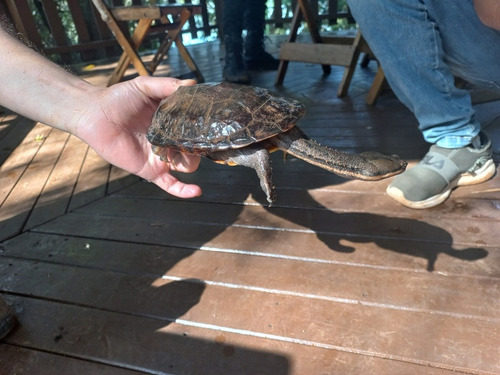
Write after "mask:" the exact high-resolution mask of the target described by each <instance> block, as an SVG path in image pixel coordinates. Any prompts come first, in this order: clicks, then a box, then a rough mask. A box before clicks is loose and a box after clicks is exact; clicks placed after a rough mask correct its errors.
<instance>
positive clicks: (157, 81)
mask: <svg viewBox="0 0 500 375" xmlns="http://www.w3.org/2000/svg"><path fill="white" fill-rule="evenodd" d="M130 82H133V84H134V85H135V86H136V87H137V89H138V90H139V91H141V92H143V93H144V94H145V95H146V96H148V97H150V98H152V99H155V100H161V99H163V98H165V97H167V96H169V95H172V94H173V93H174V92H175V91H176V90H177V89H178V88H179V86H190V85H194V84H196V81H195V80H193V79H185V80H180V79H175V78H169V77H148V76H140V77H137V78H135V79H134V80H133V81H130Z"/></svg>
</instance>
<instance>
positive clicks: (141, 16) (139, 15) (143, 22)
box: [92, 0, 204, 86]
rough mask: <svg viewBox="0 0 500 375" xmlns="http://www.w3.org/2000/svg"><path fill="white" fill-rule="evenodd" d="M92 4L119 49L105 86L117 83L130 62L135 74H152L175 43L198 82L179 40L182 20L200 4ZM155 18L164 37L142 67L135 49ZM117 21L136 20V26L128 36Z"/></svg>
mask: <svg viewBox="0 0 500 375" xmlns="http://www.w3.org/2000/svg"><path fill="white" fill-rule="evenodd" d="M92 3H93V4H94V6H95V7H96V9H97V10H98V11H99V13H100V15H101V18H102V20H103V21H104V22H105V23H106V24H107V25H108V27H109V28H110V30H111V31H112V32H113V34H114V36H115V38H116V40H117V41H118V43H119V44H120V46H121V47H122V49H123V54H122V56H121V57H120V60H119V61H118V64H117V66H116V68H115V70H114V71H113V73H112V74H111V77H110V78H109V81H108V86H110V85H113V84H115V83H117V82H119V81H120V80H121V79H122V78H123V76H124V74H125V71H126V70H127V68H128V67H129V65H130V63H132V64H133V66H134V67H135V69H136V70H137V73H139V75H144V76H145V75H152V74H153V73H154V71H155V70H156V68H157V66H158V64H160V62H161V60H162V59H163V57H165V55H166V54H167V52H168V50H169V49H170V47H171V46H172V43H175V45H176V47H177V49H178V51H179V54H180V55H181V57H182V58H183V60H184V61H185V63H186V65H187V66H188V67H189V69H190V70H191V72H192V73H194V75H195V77H196V80H197V81H198V82H203V81H204V79H203V76H202V74H201V72H200V70H199V69H198V67H197V66H196V63H195V62H194V60H193V58H192V57H191V54H190V53H189V51H188V50H187V49H186V47H185V46H184V44H183V43H182V35H181V30H182V27H183V26H184V24H185V23H186V21H187V20H188V19H189V18H190V17H191V16H192V15H193V14H200V13H201V7H200V6H199V5H192V4H169V5H155V2H154V1H151V3H152V5H150V6H128V7H125V6H123V7H113V8H109V7H108V6H107V5H106V4H105V3H104V1H103V0H92ZM155 20H160V22H161V24H162V28H163V29H164V30H165V36H164V37H163V40H162V42H161V44H160V47H159V48H158V51H157V52H156V54H155V56H154V58H153V60H152V61H151V63H149V64H148V66H146V65H145V64H144V62H143V61H142V60H141V58H140V57H139V55H138V53H137V50H138V49H139V47H140V46H141V44H142V42H143V40H144V38H145V37H146V35H147V34H148V32H149V31H150V28H151V24H152V23H153V21H155ZM119 21H138V23H137V26H136V28H135V30H134V32H133V34H132V36H131V37H130V38H129V37H128V36H127V35H126V34H125V33H124V32H123V31H122V29H121V28H120V26H119V25H118V22H119Z"/></svg>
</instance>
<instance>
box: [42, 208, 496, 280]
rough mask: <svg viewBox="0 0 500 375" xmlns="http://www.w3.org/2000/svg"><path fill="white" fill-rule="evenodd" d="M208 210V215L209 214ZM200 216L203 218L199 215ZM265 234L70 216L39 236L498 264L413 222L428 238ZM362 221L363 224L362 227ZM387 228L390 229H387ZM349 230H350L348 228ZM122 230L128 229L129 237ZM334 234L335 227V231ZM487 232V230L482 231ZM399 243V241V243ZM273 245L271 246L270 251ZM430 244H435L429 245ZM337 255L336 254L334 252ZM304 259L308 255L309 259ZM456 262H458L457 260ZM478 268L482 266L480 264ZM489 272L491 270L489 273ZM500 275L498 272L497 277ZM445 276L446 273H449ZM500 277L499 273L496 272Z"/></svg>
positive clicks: (427, 263)
mask: <svg viewBox="0 0 500 375" xmlns="http://www.w3.org/2000/svg"><path fill="white" fill-rule="evenodd" d="M209 211H210V210H207V211H206V213H205V214H208V215H210V214H209ZM199 213H200V216H198V217H201V214H202V212H201V211H199ZM263 218H265V219H261V225H260V228H253V227H252V226H250V225H238V224H235V223H233V224H232V226H231V227H228V224H215V223H214V224H210V223H209V224H204V223H200V222H199V221H191V222H189V225H187V223H188V221H168V220H165V219H161V220H160V219H157V218H154V217H151V218H148V219H135V220H133V221H132V220H131V219H130V218H121V217H116V216H107V217H104V216H96V215H95V214H89V215H82V214H80V215H77V214H73V213H72V214H68V215H65V217H64V219H62V218H61V219H56V220H54V221H52V222H50V223H47V224H45V225H43V226H41V227H38V228H37V230H39V231H41V232H42V233H53V234H61V235H66V234H72V235H75V236H83V237H89V238H98V239H111V240H117V241H122V242H133V243H145V244H158V245H166V246H179V247H186V248H190V249H199V248H204V249H207V250H209V249H232V250H231V251H236V252H238V251H241V252H243V253H250V254H255V255H259V254H260V253H263V254H266V256H271V257H282V256H284V257H292V258H293V257H298V258H299V259H304V260H305V259H307V258H309V257H311V258H313V259H329V260H335V261H343V262H352V263H357V264H370V265H374V266H387V265H388V264H389V265H390V267H403V268H406V269H420V270H432V269H436V270H438V271H439V270H440V268H438V265H439V267H442V265H440V264H439V263H438V260H439V261H442V262H443V263H445V264H446V262H450V265H448V266H446V267H445V270H449V268H454V269H460V268H461V267H465V266H466V265H467V262H473V264H472V265H471V267H473V268H474V267H478V268H479V269H480V268H481V266H482V265H483V263H484V261H483V259H484V260H486V262H487V261H488V258H487V257H489V256H491V257H492V259H496V258H497V256H498V254H497V251H493V249H495V248H491V247H489V246H488V247H487V249H485V246H484V245H483V246H480V247H476V246H471V247H468V246H467V245H463V244H458V245H457V244H452V242H451V240H452V238H451V236H450V234H449V233H448V232H447V231H445V230H443V229H441V228H439V227H435V228H434V227H433V226H431V225H429V224H421V225H418V221H413V220H408V221H407V224H409V225H411V224H417V225H416V227H415V230H416V231H418V230H421V233H426V232H425V230H428V232H427V233H428V234H429V237H427V238H423V239H422V238H420V237H419V238H418V239H417V240H415V239H411V240H409V239H405V238H404V236H402V235H401V233H402V232H403V231H401V232H400V229H399V228H400V227H396V228H397V230H396V231H395V232H396V234H393V235H392V236H389V237H384V236H380V235H377V236H375V237H372V236H370V235H368V234H365V233H364V232H360V228H363V225H364V224H365V221H364V220H367V221H380V225H381V226H383V225H384V222H383V221H381V217H379V216H375V215H370V216H365V215H362V214H361V215H346V216H340V217H338V219H339V221H341V220H342V219H344V218H345V219H346V220H348V221H350V222H351V225H353V224H352V223H357V224H354V228H353V229H351V230H350V231H351V232H354V233H349V232H347V233H343V232H342V229H343V228H340V229H339V228H335V230H334V231H332V232H329V233H328V232H326V233H325V232H319V233H318V234H316V232H315V231H314V230H311V229H309V230H307V229H306V230H296V231H290V230H283V229H281V230H271V229H270V228H266V227H264V225H265V224H267V223H269V224H270V221H271V220H277V219H275V218H270V217H268V216H264V217H263ZM358 219H359V221H357V220H358ZM385 224H387V223H385ZM348 225H349V224H346V226H348ZM123 228H128V229H127V230H126V231H124V230H123ZM332 228H334V226H333V225H332ZM481 228H482V227H481ZM436 235H438V236H439V235H440V236H442V237H444V238H445V240H444V241H439V240H438V241H433V236H436ZM398 237H399V238H398ZM270 242H271V243H272V245H270ZM429 242H430V243H429ZM332 250H333V251H332ZM304 254H307V256H305V255H304ZM454 258H456V260H454ZM476 262H477V263H476ZM487 268H488V267H487ZM497 271H498V269H496V272H497ZM445 272H446V271H445ZM497 274H498V272H497Z"/></svg>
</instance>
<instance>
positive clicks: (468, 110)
mask: <svg viewBox="0 0 500 375" xmlns="http://www.w3.org/2000/svg"><path fill="white" fill-rule="evenodd" d="M499 1H500V0H499ZM348 3H349V7H350V9H351V12H352V14H353V16H354V18H355V19H356V22H358V24H359V26H360V29H361V32H362V33H363V36H364V38H365V40H366V41H367V42H368V44H369V45H370V48H371V49H372V51H373V52H374V54H375V56H376V57H377V59H378V60H379V62H380V65H381V66H382V69H383V70H384V73H385V75H386V78H387V81H388V82H389V84H390V85H391V88H392V89H393V91H394V92H395V94H396V95H397V97H398V98H399V99H400V100H401V101H402V102H403V103H404V104H405V105H406V106H408V108H409V109H410V110H411V111H412V112H413V113H414V114H415V116H416V118H417V120H418V122H419V129H420V130H421V131H422V134H423V137H424V139H425V140H426V141H427V142H429V143H433V144H437V145H438V146H441V147H446V148H458V147H464V146H466V145H468V144H470V142H471V140H472V138H474V137H475V136H476V135H477V134H478V133H479V131H480V124H479V123H478V122H477V121H476V119H475V115H474V109H473V108H472V104H471V98H470V95H469V92H468V91H466V90H463V89H458V88H456V87H455V85H454V76H457V77H460V78H462V79H464V80H466V81H468V82H470V83H472V84H474V85H480V86H483V87H488V88H490V89H496V90H500V32H498V31H496V30H494V29H491V28H489V27H487V26H485V25H483V24H482V23H481V21H480V20H479V18H478V17H477V15H476V12H475V11H474V7H473V4H472V0H453V1H445V0H349V1H348Z"/></svg>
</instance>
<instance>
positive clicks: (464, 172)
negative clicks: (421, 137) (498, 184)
mask: <svg viewBox="0 0 500 375" xmlns="http://www.w3.org/2000/svg"><path fill="white" fill-rule="evenodd" d="M491 154H492V151H491V141H490V140H489V139H488V137H487V136H486V134H484V133H480V134H479V135H478V136H476V137H475V138H474V140H473V141H472V143H471V144H470V145H469V146H466V147H462V148H453V149H449V148H443V147H440V146H437V145H433V146H431V148H430V150H429V152H428V153H427V154H426V155H425V156H424V158H423V159H422V161H420V163H419V164H417V165H416V166H415V167H413V168H411V169H409V170H407V171H405V172H403V173H402V174H400V175H399V176H397V177H396V178H394V180H393V182H392V183H391V184H390V185H389V186H388V188H387V191H386V192H387V195H389V196H390V197H391V198H393V199H394V200H396V201H397V202H399V203H401V204H402V205H404V206H406V207H410V208H415V209H423V208H430V207H434V206H437V205H439V204H441V203H443V202H444V201H445V200H446V199H447V198H448V197H449V196H450V194H451V191H452V190H453V189H454V188H456V187H457V186H466V185H475V184H480V183H482V182H485V181H487V180H489V179H490V178H491V177H493V176H494V175H495V170H496V168H495V163H494V162H493V159H492V156H491Z"/></svg>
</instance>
